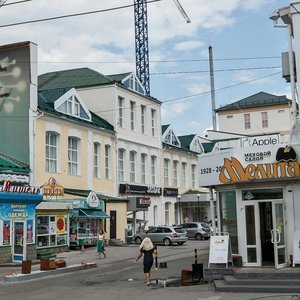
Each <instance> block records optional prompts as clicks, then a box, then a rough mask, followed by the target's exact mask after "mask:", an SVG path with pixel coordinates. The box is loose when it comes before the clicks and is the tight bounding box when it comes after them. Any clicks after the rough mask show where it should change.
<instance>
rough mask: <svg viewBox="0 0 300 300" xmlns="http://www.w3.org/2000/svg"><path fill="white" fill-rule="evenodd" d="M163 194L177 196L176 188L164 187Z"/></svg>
mask: <svg viewBox="0 0 300 300" xmlns="http://www.w3.org/2000/svg"><path fill="white" fill-rule="evenodd" d="M164 196H165V197H177V196H178V189H173V188H164Z"/></svg>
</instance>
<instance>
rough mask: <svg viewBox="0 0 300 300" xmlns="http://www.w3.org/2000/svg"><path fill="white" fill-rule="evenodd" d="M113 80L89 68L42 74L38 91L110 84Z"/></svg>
mask: <svg viewBox="0 0 300 300" xmlns="http://www.w3.org/2000/svg"><path fill="white" fill-rule="evenodd" d="M112 83H114V80H113V79H112V78H110V77H108V76H105V75H103V74H101V73H99V72H97V71H94V70H92V69H90V68H78V69H71V70H64V71H56V72H49V73H45V74H42V75H40V76H39V77H38V89H39V91H43V90H52V89H61V88H72V87H87V86H95V85H103V84H112Z"/></svg>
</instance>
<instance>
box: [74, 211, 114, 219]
mask: <svg viewBox="0 0 300 300" xmlns="http://www.w3.org/2000/svg"><path fill="white" fill-rule="evenodd" d="M79 217H86V218H93V219H105V218H109V215H108V214H106V213H105V212H104V211H103V210H101V209H82V208H81V209H79Z"/></svg>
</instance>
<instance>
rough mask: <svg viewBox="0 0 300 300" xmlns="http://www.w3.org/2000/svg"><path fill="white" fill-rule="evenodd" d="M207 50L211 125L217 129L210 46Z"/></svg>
mask: <svg viewBox="0 0 300 300" xmlns="http://www.w3.org/2000/svg"><path fill="white" fill-rule="evenodd" d="M208 52H209V73H210V94H211V110H212V125H213V130H217V120H216V111H215V109H216V100H215V79H214V66H213V53H212V46H209V47H208Z"/></svg>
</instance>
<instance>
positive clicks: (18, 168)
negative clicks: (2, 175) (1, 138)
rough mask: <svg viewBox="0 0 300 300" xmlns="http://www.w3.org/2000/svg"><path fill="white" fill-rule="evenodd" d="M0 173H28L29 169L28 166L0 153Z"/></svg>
mask: <svg viewBox="0 0 300 300" xmlns="http://www.w3.org/2000/svg"><path fill="white" fill-rule="evenodd" d="M0 171H1V172H3V171H15V172H22V173H30V168H29V165H28V164H26V163H23V162H20V161H18V160H16V159H14V158H11V157H9V156H8V155H5V154H3V153H0Z"/></svg>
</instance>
